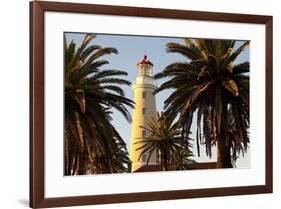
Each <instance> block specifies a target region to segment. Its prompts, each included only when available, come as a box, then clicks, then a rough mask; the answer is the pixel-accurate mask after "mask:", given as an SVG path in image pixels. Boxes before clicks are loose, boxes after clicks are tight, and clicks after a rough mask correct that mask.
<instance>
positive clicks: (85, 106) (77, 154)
mask: <svg viewBox="0 0 281 209" xmlns="http://www.w3.org/2000/svg"><path fill="white" fill-rule="evenodd" d="M94 38H95V35H93V34H87V35H86V36H85V38H84V40H83V42H82V44H81V45H80V46H79V47H78V48H77V49H76V44H75V43H74V42H73V41H71V43H69V44H67V42H66V38H65V37H64V53H65V54H64V90H65V95H64V96H65V97H64V99H65V127H64V147H65V157H64V158H65V172H64V173H65V175H78V174H88V173H90V174H93V173H113V172H126V171H127V169H128V164H129V158H128V152H127V149H126V144H125V142H124V141H123V139H122V138H121V136H120V135H119V134H118V132H117V130H116V129H115V128H114V127H113V125H112V124H111V120H112V118H111V109H112V108H115V109H117V110H118V111H119V112H121V113H122V114H123V115H124V117H125V118H126V119H127V120H128V121H129V122H130V121H131V117H130V114H129V112H128V110H127V107H133V102H132V101H131V100H129V99H127V98H126V97H125V95H124V92H123V90H122V88H120V85H130V84H131V83H130V82H129V81H127V80H125V79H122V78H120V76H126V75H127V73H126V72H124V71H120V70H102V69H101V67H103V66H104V65H106V64H108V61H106V60H102V59H100V58H101V57H102V56H104V55H107V54H112V53H113V54H117V53H118V52H117V50H116V49H114V48H102V47H100V46H96V45H89V43H90V42H91V41H92V40H93V39H94ZM126 164H127V165H126Z"/></svg>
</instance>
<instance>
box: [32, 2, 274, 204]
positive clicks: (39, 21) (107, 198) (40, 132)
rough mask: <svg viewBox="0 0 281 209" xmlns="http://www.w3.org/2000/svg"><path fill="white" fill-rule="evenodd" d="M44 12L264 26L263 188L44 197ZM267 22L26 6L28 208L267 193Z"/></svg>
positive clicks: (217, 15) (245, 17)
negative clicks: (27, 15) (28, 13)
mask: <svg viewBox="0 0 281 209" xmlns="http://www.w3.org/2000/svg"><path fill="white" fill-rule="evenodd" d="M46 12H57V13H73V14H76V13H77V14H88V15H93V14H95V15H104V16H106V15H109V16H113V17H115V16H126V17H138V18H159V19H162V20H168V19H175V20H181V21H186V20H194V21H202V22H203V21H208V22H223V23H237V24H240V23H243V24H258V25H263V26H265V52H264V53H265V66H264V69H265V98H264V103H265V121H264V123H265V136H261V137H264V139H265V147H264V149H265V160H264V162H265V174H264V176H265V184H263V185H250V186H247V185H246V186H245V185H243V186H230V187H216V188H199V189H181V190H165V191H146V192H133V193H113V194H95V195H74V196H60V197H46V195H45V190H46V185H45V184H46V182H45V172H46V167H45V162H46V161H45V160H46V159H45V156H46V155H45V154H46V153H45V134H46V131H45V108H46V106H45V102H46V98H45V92H46V88H47V87H46V86H45V64H46V62H45V51H44V49H45V47H46V45H45V39H46V34H45V14H46ZM272 31H273V17H272V16H261V15H248V14H231V13H216V12H201V11H184V10H170V9H156V8H141V7H125V6H108V5H93V4H77V3H61V2H60V3H59V2H47V1H42V2H41V1H33V2H30V207H31V208H46V207H59V206H78V205H91V204H108V203H125V202H139V201H156V200H171V199H184V198H202V197H213V196H228V195H246V194H260V193H272V192H273V188H272V185H273V183H272V181H273V175H272V170H273V159H272V158H273V154H272V152H273V140H272V129H273V124H272V123H273V122H272V121H273V117H272V116H273V107H272V101H273V90H272V86H273V84H272V76H273V56H272V53H273V34H272Z"/></svg>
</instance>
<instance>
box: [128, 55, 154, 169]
mask: <svg viewBox="0 0 281 209" xmlns="http://www.w3.org/2000/svg"><path fill="white" fill-rule="evenodd" d="M152 68H153V64H152V63H151V62H150V61H149V60H148V58H147V56H146V55H144V58H143V59H142V60H140V61H139V62H138V63H137V70H138V75H137V77H136V82H135V84H134V85H133V91H134V102H135V108H134V110H133V123H132V130H131V144H130V158H131V160H132V172H134V171H136V170H137V169H139V168H141V167H142V166H145V165H146V164H147V158H148V154H143V155H142V157H140V153H141V152H142V149H139V150H136V149H137V148H138V147H141V146H143V143H137V144H136V142H139V141H141V140H143V139H145V137H147V136H148V135H149V134H150V133H148V131H147V130H145V129H143V128H141V127H147V124H146V121H147V120H149V119H150V118H151V117H152V116H153V115H155V114H156V104H155V96H154V94H153V92H154V90H155V89H156V85H155V83H154V79H153V69H152ZM148 164H149V165H152V164H156V153H153V154H152V156H151V158H150V159H149V163H148Z"/></svg>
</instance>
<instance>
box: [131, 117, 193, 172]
mask: <svg viewBox="0 0 281 209" xmlns="http://www.w3.org/2000/svg"><path fill="white" fill-rule="evenodd" d="M173 121H174V120H173V119H170V118H169V119H168V118H166V117H165V116H161V114H160V113H157V114H156V115H155V116H152V117H151V119H150V120H148V121H146V124H147V127H141V128H142V129H144V130H146V131H148V133H149V136H148V137H146V138H144V139H142V140H140V141H138V142H136V144H141V146H140V147H138V148H137V149H136V150H140V149H141V150H142V152H141V154H140V156H139V159H140V158H141V157H142V155H144V154H146V153H148V158H147V163H148V162H149V160H150V158H151V156H152V154H153V153H157V154H159V158H160V163H161V166H162V170H163V171H167V170H171V169H176V167H175V166H176V162H177V157H178V153H179V152H181V151H182V150H185V151H187V152H189V153H190V151H189V150H188V148H189V146H185V144H184V143H183V140H182V137H181V135H180V133H181V130H180V128H179V127H178V124H177V123H174V122H173Z"/></svg>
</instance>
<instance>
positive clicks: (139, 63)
mask: <svg viewBox="0 0 281 209" xmlns="http://www.w3.org/2000/svg"><path fill="white" fill-rule="evenodd" d="M137 65H151V66H153V64H152V62H150V61H149V60H148V59H147V56H146V55H144V57H143V59H141V60H140V61H139V62H138V63H137Z"/></svg>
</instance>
